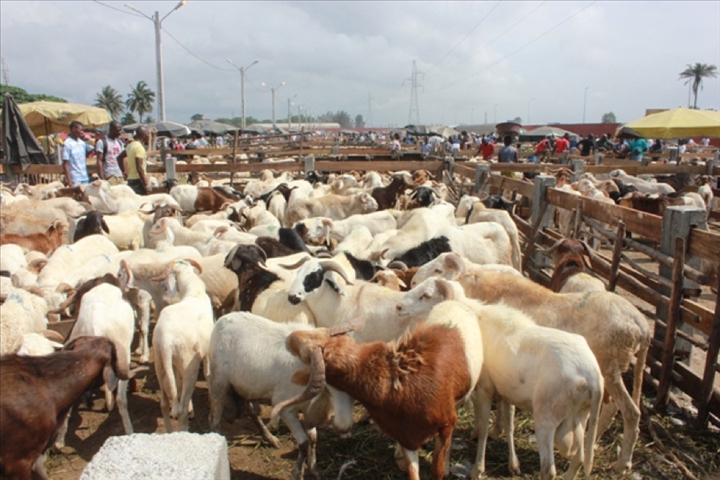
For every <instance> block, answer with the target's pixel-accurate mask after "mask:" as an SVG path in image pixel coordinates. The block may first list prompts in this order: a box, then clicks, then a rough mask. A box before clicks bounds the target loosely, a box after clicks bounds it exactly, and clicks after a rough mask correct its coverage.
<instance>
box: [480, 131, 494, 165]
mask: <svg viewBox="0 0 720 480" xmlns="http://www.w3.org/2000/svg"><path fill="white" fill-rule="evenodd" d="M478 153H480V154H482V157H483V160H490V159H491V158H492V157H493V155H494V154H495V145H494V144H493V143H492V142H489V141H488V139H487V137H483V139H482V141H481V142H480V148H478Z"/></svg>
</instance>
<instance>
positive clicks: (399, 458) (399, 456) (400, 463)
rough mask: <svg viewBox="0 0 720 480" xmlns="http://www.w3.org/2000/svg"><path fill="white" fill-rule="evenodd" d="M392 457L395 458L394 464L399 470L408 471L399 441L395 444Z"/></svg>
mask: <svg viewBox="0 0 720 480" xmlns="http://www.w3.org/2000/svg"><path fill="white" fill-rule="evenodd" d="M393 458H394V459H395V464H396V465H397V467H398V468H399V469H400V470H401V471H403V472H407V471H408V464H407V459H406V458H405V454H404V453H403V449H402V447H401V446H400V444H399V443H396V444H395V452H394V453H393Z"/></svg>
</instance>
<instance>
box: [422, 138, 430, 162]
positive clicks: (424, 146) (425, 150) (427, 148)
mask: <svg viewBox="0 0 720 480" xmlns="http://www.w3.org/2000/svg"><path fill="white" fill-rule="evenodd" d="M420 155H421V156H422V157H423V158H426V157H427V156H428V155H430V142H429V141H428V137H425V138H424V139H423V143H422V145H421V146H420Z"/></svg>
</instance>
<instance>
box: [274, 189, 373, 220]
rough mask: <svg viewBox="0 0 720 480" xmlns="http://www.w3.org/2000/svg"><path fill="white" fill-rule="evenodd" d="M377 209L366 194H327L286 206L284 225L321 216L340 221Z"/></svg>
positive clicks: (371, 198) (370, 197)
mask: <svg viewBox="0 0 720 480" xmlns="http://www.w3.org/2000/svg"><path fill="white" fill-rule="evenodd" d="M377 209H378V203H377V201H376V200H375V199H374V198H373V197H372V196H370V194H368V193H358V194H356V195H352V196H349V197H344V196H341V195H335V194H327V195H324V196H323V197H320V198H314V199H313V198H308V199H306V200H298V201H296V202H294V203H291V204H290V205H288V208H287V211H286V212H285V225H286V226H288V227H291V226H293V225H295V223H297V222H299V221H300V220H304V219H306V218H311V217H322V216H325V217H329V218H331V219H333V220H341V219H343V218H347V217H349V216H350V215H354V214H358V213H369V212H374V211H376V210H377Z"/></svg>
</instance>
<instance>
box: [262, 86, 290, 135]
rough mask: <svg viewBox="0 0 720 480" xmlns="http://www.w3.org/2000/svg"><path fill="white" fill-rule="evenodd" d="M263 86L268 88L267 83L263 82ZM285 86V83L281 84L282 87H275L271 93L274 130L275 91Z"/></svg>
mask: <svg viewBox="0 0 720 480" xmlns="http://www.w3.org/2000/svg"><path fill="white" fill-rule="evenodd" d="M262 85H263V86H264V87H265V86H267V85H266V84H265V82H263V84H262ZM283 85H285V82H281V83H280V85H278V86H277V87H273V88H271V89H270V91H271V92H272V124H273V128H275V91H276V90H280V87H282V86H283Z"/></svg>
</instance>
